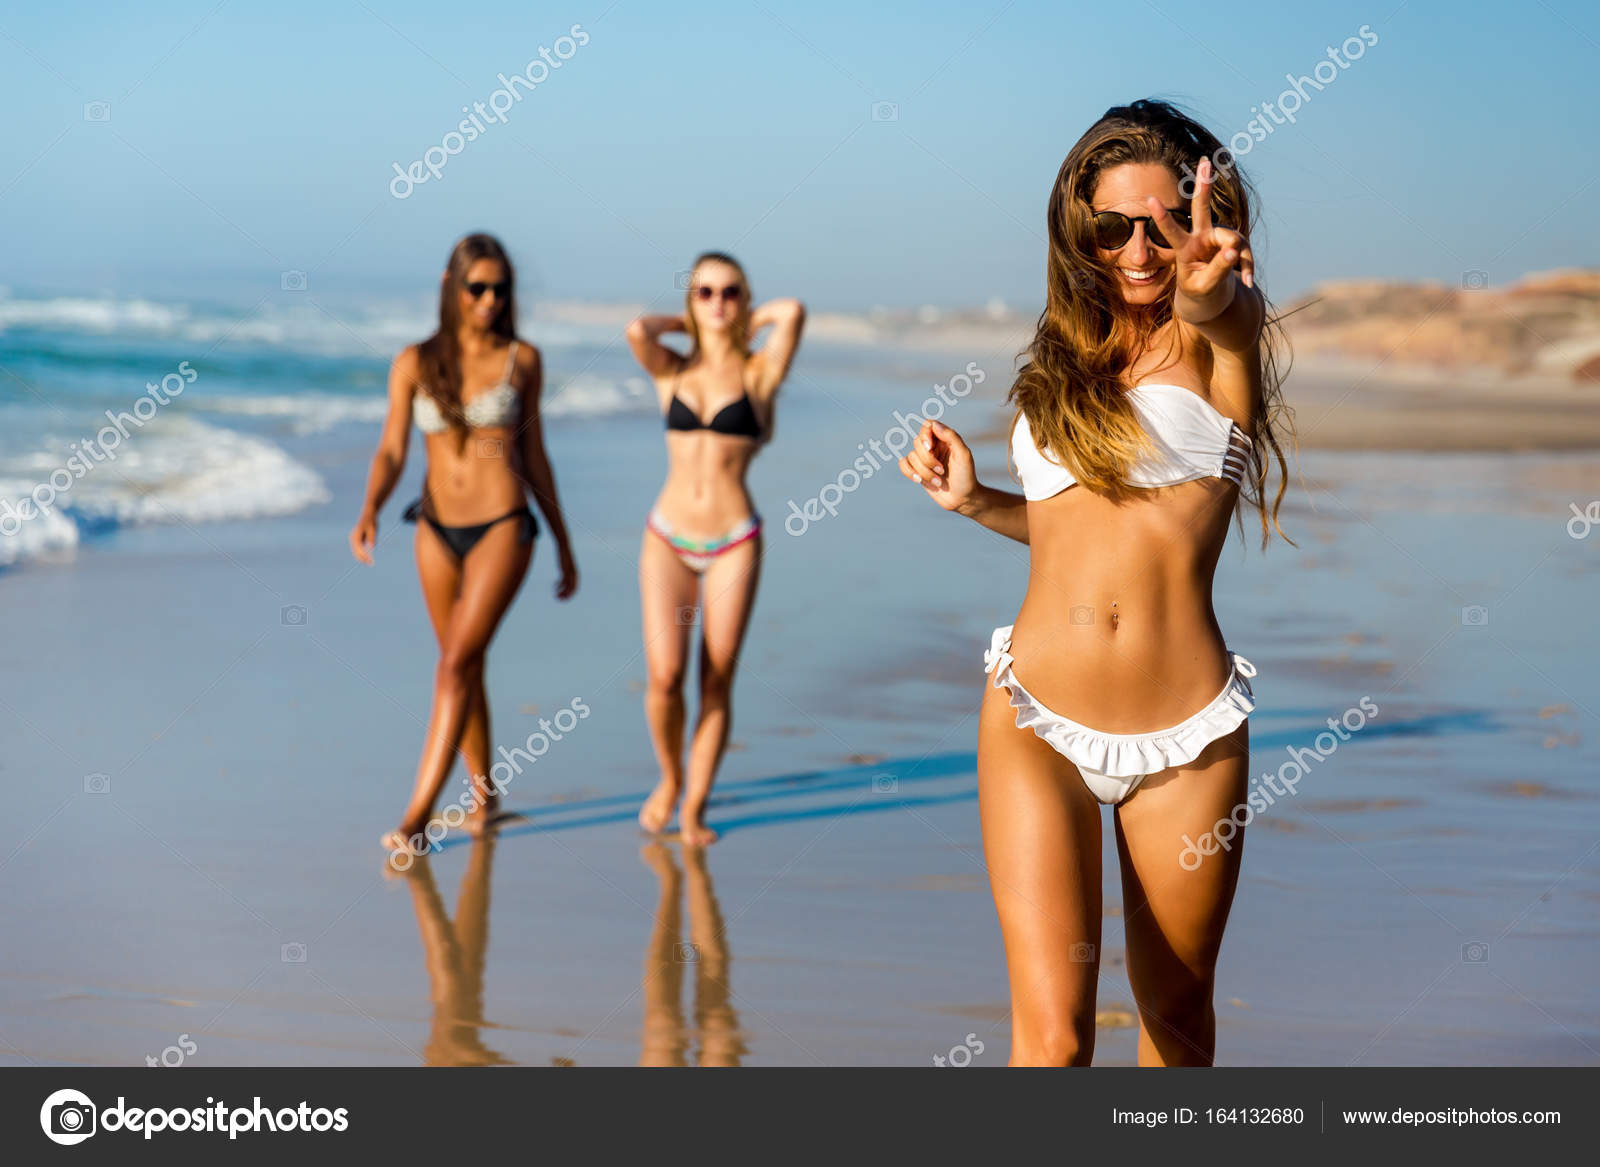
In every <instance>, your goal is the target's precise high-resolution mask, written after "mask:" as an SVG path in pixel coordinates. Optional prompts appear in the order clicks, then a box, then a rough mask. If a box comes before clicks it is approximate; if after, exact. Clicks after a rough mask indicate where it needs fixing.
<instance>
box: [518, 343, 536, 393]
mask: <svg viewBox="0 0 1600 1167" xmlns="http://www.w3.org/2000/svg"><path fill="white" fill-rule="evenodd" d="M543 376H544V354H543V353H541V352H540V351H539V346H538V345H536V344H530V343H529V342H528V341H525V340H518V341H517V355H516V359H515V364H514V366H513V368H512V372H511V380H512V383H513V384H515V385H518V386H520V387H521V388H522V389H523V390H524V391H532V392H535V393H536V392H538V390H539V388H540V385H541V382H542V380H543Z"/></svg>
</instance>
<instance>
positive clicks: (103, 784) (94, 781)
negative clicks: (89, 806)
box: [83, 774, 111, 794]
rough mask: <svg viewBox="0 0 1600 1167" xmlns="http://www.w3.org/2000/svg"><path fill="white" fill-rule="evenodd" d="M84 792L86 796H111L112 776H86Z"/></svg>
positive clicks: (84, 777)
mask: <svg viewBox="0 0 1600 1167" xmlns="http://www.w3.org/2000/svg"><path fill="white" fill-rule="evenodd" d="M83 792H84V793H85V794H110V793H111V775H109V774H85V775H84V776H83Z"/></svg>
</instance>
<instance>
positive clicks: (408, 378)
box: [350, 345, 419, 563]
mask: <svg viewBox="0 0 1600 1167" xmlns="http://www.w3.org/2000/svg"><path fill="white" fill-rule="evenodd" d="M418 371H419V368H418V364H417V349H416V346H415V345H407V346H406V347H405V348H404V349H403V350H401V352H400V355H399V356H397V357H395V359H394V364H392V365H390V366H389V412H388V414H387V415H385V417H384V419H383V436H382V437H380V438H379V439H378V452H377V453H376V454H374V455H373V456H372V469H371V470H370V471H369V472H368V474H367V495H366V501H365V502H363V503H362V506H361V517H360V518H359V519H357V520H356V525H355V527H354V528H352V529H351V531H350V552H351V554H353V555H354V556H355V557H356V558H357V559H359V560H360V561H361V562H362V563H371V562H372V548H373V546H374V545H375V544H376V543H377V542H378V512H379V511H380V510H382V509H383V504H384V503H385V502H387V501H388V498H389V495H390V493H391V492H392V491H393V490H394V488H395V484H396V483H398V482H399V481H400V475H401V474H402V473H404V472H405V468H406V447H407V445H408V444H409V441H410V438H411V398H412V395H413V394H414V393H415V392H416V387H417V374H418Z"/></svg>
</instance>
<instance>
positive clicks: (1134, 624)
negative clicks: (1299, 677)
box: [1011, 478, 1238, 733]
mask: <svg viewBox="0 0 1600 1167" xmlns="http://www.w3.org/2000/svg"><path fill="white" fill-rule="evenodd" d="M1237 493H1238V488H1237V487H1235V486H1233V485H1232V484H1230V483H1228V482H1225V481H1223V480H1222V479H1218V478H1206V479H1201V480H1199V481H1195V482H1185V483H1181V484H1179V485H1177V486H1168V487H1161V488H1159V489H1155V490H1136V491H1130V492H1129V493H1128V496H1127V497H1126V498H1123V499H1112V498H1108V497H1106V496H1104V495H1099V494H1095V493H1092V492H1091V491H1088V490H1084V489H1082V488H1081V487H1074V488H1071V489H1068V490H1065V491H1063V492H1062V493H1060V494H1058V495H1055V496H1054V497H1053V498H1048V499H1043V500H1041V501H1038V502H1030V503H1029V504H1028V543H1029V573H1028V593H1027V595H1026V596H1025V597H1024V599H1023V602H1022V609H1021V611H1020V612H1018V614H1017V619H1016V627H1015V628H1014V629H1013V631H1012V638H1011V654H1012V657H1013V665H1012V670H1013V673H1014V675H1015V676H1016V677H1017V679H1018V681H1020V682H1021V683H1022V685H1023V686H1024V687H1025V688H1026V689H1027V690H1028V691H1029V692H1030V693H1032V694H1033V696H1034V698H1035V699H1037V700H1038V701H1039V702H1040V703H1041V704H1043V705H1044V706H1046V707H1047V708H1049V709H1050V710H1052V711H1053V712H1055V713H1058V714H1060V715H1061V716H1063V717H1066V718H1069V719H1071V720H1072V721H1076V722H1079V723H1081V724H1083V725H1086V726H1088V727H1090V728H1091V729H1096V730H1099V731H1101V732H1102V733H1149V732H1152V731H1155V730H1160V729H1166V728H1168V727H1170V726H1174V725H1177V724H1178V723H1180V722H1182V721H1184V720H1186V719H1187V718H1189V717H1191V716H1193V715H1194V714H1195V713H1198V712H1199V711H1200V710H1201V709H1203V708H1205V707H1206V706H1207V705H1208V704H1210V703H1211V701H1212V700H1213V699H1214V698H1215V697H1216V696H1217V695H1218V694H1219V693H1220V692H1221V691H1222V688H1223V686H1224V685H1225V684H1226V683H1227V680H1228V676H1229V672H1230V667H1231V666H1230V663H1229V661H1228V657H1227V652H1226V647H1225V644H1224V641H1223V637H1222V630H1221V629H1220V628H1219V627H1218V625H1217V618H1216V613H1215V611H1214V610H1213V609H1212V604H1211V586H1212V580H1213V578H1214V576H1215V574H1216V567H1217V559H1218V556H1219V555H1220V554H1221V552H1222V547H1223V545H1224V544H1225V543H1226V542H1227V537H1228V525H1229V522H1230V520H1231V519H1232V516H1233V504H1234V500H1235V498H1236V496H1237Z"/></svg>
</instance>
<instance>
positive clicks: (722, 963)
mask: <svg viewBox="0 0 1600 1167" xmlns="http://www.w3.org/2000/svg"><path fill="white" fill-rule="evenodd" d="M639 858H640V859H642V860H644V863H645V866H647V867H649V868H650V869H651V870H652V871H654V872H655V874H656V881H657V883H658V884H659V886H660V889H661V895H660V898H659V900H658V901H657V904H656V917H655V925H654V927H653V928H652V929H651V931H650V942H649V944H648V946H647V947H646V948H645V953H644V984H643V987H642V988H641V990H640V991H641V995H642V996H643V998H644V1028H643V1033H642V1037H641V1041H640V1051H639V1064H640V1065H641V1066H689V1065H701V1066H737V1065H739V1064H740V1063H739V1059H740V1058H741V1057H742V1056H743V1055H744V1054H746V1053H748V1052H749V1051H748V1049H747V1048H746V1046H745V1044H744V1038H743V1037H742V1035H741V1034H740V1033H739V1017H738V1014H737V1013H735V1012H734V1009H733V1006H732V1004H731V1003H730V998H731V997H732V995H733V994H732V990H731V989H730V988H729V986H728V976H729V968H728V966H729V964H730V963H731V960H732V958H731V956H730V954H729V952H728V944H727V935H726V933H725V932H724V930H723V922H722V910H721V908H720V907H719V906H718V905H717V897H716V893H715V892H713V891H712V889H711V876H710V874H709V873H708V872H707V870H706V849H705V848H703V847H692V848H686V849H685V853H684V862H685V864H686V866H687V867H688V900H689V934H688V936H687V937H685V936H684V935H683V931H682V927H683V912H682V908H681V901H682V899H683V896H682V892H683V890H684V887H683V885H684V874H683V872H682V871H680V870H679V868H678V863H677V861H676V859H674V858H673V854H672V852H671V851H669V850H668V849H667V848H666V847H665V846H664V845H662V844H661V843H654V842H652V843H647V844H645V846H644V847H642V848H640V851H639ZM685 969H693V970H694V1023H693V1027H692V1028H691V1027H690V1026H688V1025H686V1024H685V1023H684V1016H683V1006H682V1004H681V999H682V995H683V974H684V970H685ZM696 1039H698V1041H699V1044H700V1049H699V1052H698V1055H696V1054H695V1053H694V1052H693V1051H692V1050H691V1049H690V1046H691V1044H692V1043H693V1042H694V1041H695V1040H696Z"/></svg>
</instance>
